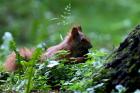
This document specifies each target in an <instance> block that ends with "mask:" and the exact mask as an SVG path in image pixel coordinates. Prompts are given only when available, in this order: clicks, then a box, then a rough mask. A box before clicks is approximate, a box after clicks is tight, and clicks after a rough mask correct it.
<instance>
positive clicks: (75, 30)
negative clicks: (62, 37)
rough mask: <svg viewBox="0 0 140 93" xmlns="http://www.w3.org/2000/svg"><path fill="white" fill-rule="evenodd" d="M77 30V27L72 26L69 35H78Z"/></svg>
mask: <svg viewBox="0 0 140 93" xmlns="http://www.w3.org/2000/svg"><path fill="white" fill-rule="evenodd" d="M78 31H79V30H78V28H77V27H73V28H72V31H71V35H72V36H77V35H79V32H78Z"/></svg>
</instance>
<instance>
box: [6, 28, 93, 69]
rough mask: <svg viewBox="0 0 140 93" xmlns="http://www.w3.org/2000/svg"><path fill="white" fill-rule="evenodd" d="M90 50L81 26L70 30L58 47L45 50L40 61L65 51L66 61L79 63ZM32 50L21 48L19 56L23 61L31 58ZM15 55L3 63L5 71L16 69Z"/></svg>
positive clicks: (90, 46)
mask: <svg viewBox="0 0 140 93" xmlns="http://www.w3.org/2000/svg"><path fill="white" fill-rule="evenodd" d="M90 48H92V45H91V43H90V41H89V40H88V38H87V37H86V36H85V35H84V33H83V32H82V28H81V26H76V27H73V28H72V30H71V31H70V32H69V33H68V35H67V36H66V37H65V39H64V40H63V41H62V42H61V43H60V44H58V45H55V46H52V47H50V48H48V49H47V51H45V52H44V53H42V55H41V58H40V59H41V60H45V59H47V58H50V57H52V56H53V55H54V54H56V53H57V52H58V51H60V50H67V51H69V54H68V55H67V56H66V57H67V58H68V59H71V58H74V59H76V62H81V61H84V60H85V57H84V55H85V54H87V53H88V49H90ZM32 53H33V50H30V49H27V48H21V49H20V50H19V54H20V55H21V56H22V57H24V58H25V59H30V58H31V56H32ZM15 61H16V54H15V53H14V52H13V53H11V54H10V55H9V56H8V57H7V59H6V61H5V63H4V68H5V70H6V71H15V70H16V69H17V65H16V62H15Z"/></svg>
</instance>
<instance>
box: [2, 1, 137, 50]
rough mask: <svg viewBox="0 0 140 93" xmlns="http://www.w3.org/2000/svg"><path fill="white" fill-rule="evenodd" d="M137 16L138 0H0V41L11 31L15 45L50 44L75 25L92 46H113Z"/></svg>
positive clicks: (108, 47)
mask: <svg viewBox="0 0 140 93" xmlns="http://www.w3.org/2000/svg"><path fill="white" fill-rule="evenodd" d="M139 18H140V0H0V38H1V39H0V44H2V42H3V40H2V36H3V35H4V32H11V33H12V35H13V37H14V40H15V41H16V43H17V45H18V46H23V45H24V46H30V47H32V46H34V45H37V44H39V43H41V42H47V44H48V46H51V45H54V44H57V43H59V42H60V41H61V38H60V37H61V36H62V37H64V36H65V35H66V33H67V32H68V31H69V29H70V28H71V27H72V26H73V25H77V24H78V25H81V26H82V28H83V31H84V33H85V34H86V35H87V37H89V38H90V40H91V42H92V43H93V46H94V48H97V49H99V48H107V49H113V48H114V46H115V47H116V46H118V45H119V43H120V42H121V41H122V40H123V39H124V38H125V36H126V35H127V33H128V32H130V31H131V30H132V29H133V27H134V26H136V25H137V24H139Z"/></svg>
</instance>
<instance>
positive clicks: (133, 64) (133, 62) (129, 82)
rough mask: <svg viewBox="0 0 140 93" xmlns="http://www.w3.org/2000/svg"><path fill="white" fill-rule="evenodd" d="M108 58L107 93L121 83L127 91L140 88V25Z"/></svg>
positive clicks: (129, 92)
mask: <svg viewBox="0 0 140 93" xmlns="http://www.w3.org/2000/svg"><path fill="white" fill-rule="evenodd" d="M107 60H108V63H107V64H106V69H108V72H107V74H106V75H107V77H108V78H109V80H108V81H107V82H106V84H105V91H106V92H105V93H110V92H111V91H112V90H115V86H116V85H119V84H121V85H123V86H124V87H125V88H126V92H125V93H131V92H134V91H135V90H136V89H140V25H138V26H136V27H135V29H134V30H133V31H132V32H130V33H129V34H128V36H127V37H126V39H125V40H124V41H123V42H122V43H121V44H120V46H119V47H118V48H117V49H116V50H115V51H114V52H113V53H112V54H111V56H110V57H109V58H108V59H107Z"/></svg>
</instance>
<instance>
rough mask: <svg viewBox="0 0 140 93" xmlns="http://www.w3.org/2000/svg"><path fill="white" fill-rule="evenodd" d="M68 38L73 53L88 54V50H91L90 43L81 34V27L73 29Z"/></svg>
mask: <svg viewBox="0 0 140 93" xmlns="http://www.w3.org/2000/svg"><path fill="white" fill-rule="evenodd" d="M69 36H70V40H69V43H71V44H70V45H71V48H72V49H73V50H74V51H77V52H79V55H84V54H86V53H88V49H90V48H92V44H91V42H90V41H89V39H88V38H87V37H86V36H85V34H84V33H83V32H82V28H81V26H76V27H73V28H72V30H71V32H70V35H69Z"/></svg>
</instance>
